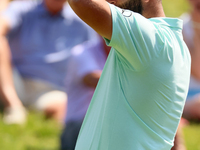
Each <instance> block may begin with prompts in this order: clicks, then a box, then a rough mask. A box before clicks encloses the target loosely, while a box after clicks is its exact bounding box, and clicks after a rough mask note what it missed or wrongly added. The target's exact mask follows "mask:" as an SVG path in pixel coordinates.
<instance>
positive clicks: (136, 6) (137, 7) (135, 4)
mask: <svg viewBox="0 0 200 150" xmlns="http://www.w3.org/2000/svg"><path fill="white" fill-rule="evenodd" d="M119 7H120V8H122V9H128V10H131V11H134V12H137V13H140V14H142V11H143V7H142V0H127V1H126V2H125V3H123V4H122V5H120V6H119Z"/></svg>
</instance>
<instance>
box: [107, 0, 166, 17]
mask: <svg viewBox="0 0 200 150" xmlns="http://www.w3.org/2000/svg"><path fill="white" fill-rule="evenodd" d="M107 1H108V2H109V3H111V4H114V5H116V6H120V5H122V4H123V3H125V2H127V1H128V0H107ZM141 1H142V6H143V11H142V15H143V16H144V17H146V18H154V17H165V13H164V10H163V6H162V1H161V0H141Z"/></svg>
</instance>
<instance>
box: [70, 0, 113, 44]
mask: <svg viewBox="0 0 200 150" xmlns="http://www.w3.org/2000/svg"><path fill="white" fill-rule="evenodd" d="M68 3H69V5H70V6H71V8H72V9H73V10H74V12H75V13H76V14H77V15H78V16H79V17H80V18H81V19H82V20H83V21H84V22H86V23H87V24H88V25H89V26H90V27H92V28H93V29H94V30H95V31H96V32H97V33H99V34H100V35H101V36H103V37H105V38H107V39H109V40H110V39H111V36H112V16H111V10H110V7H109V4H108V2H106V0H68Z"/></svg>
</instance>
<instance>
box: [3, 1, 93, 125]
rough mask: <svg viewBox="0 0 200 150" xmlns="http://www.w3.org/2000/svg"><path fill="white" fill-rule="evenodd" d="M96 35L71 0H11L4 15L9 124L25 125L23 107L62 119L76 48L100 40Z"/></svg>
mask: <svg viewBox="0 0 200 150" xmlns="http://www.w3.org/2000/svg"><path fill="white" fill-rule="evenodd" d="M95 37H97V35H96V32H94V31H93V30H92V29H91V28H89V27H88V26H87V25H86V24H85V23H84V22H82V21H81V20H80V19H79V18H78V17H77V16H76V15H75V14H74V12H73V11H72V10H71V8H70V7H69V5H68V4H66V0H59V1H58V0H43V1H13V2H11V3H10V4H9V6H8V8H7V9H6V10H5V11H3V12H2V13H1V16H0V51H1V56H0V57H1V60H0V61H1V62H0V65H1V66H0V80H1V86H0V89H1V91H2V94H1V95H3V97H4V103H5V105H6V107H5V111H4V121H5V122H6V123H21V122H24V121H25V114H26V113H25V110H24V107H23V105H24V106H26V107H28V108H34V109H37V110H42V111H43V112H44V113H45V114H46V115H47V116H48V117H51V116H52V117H54V118H56V119H58V120H59V121H62V119H63V117H64V116H63V115H64V113H65V112H64V111H65V106H66V100H67V95H66V94H65V92H63V91H64V90H63V89H64V78H65V76H66V74H67V72H66V64H67V61H68V58H69V57H70V55H71V48H72V47H74V46H75V45H77V44H80V43H82V42H85V41H88V40H89V41H91V42H92V41H95V39H96V38H95ZM9 49H10V52H11V56H9V55H10V54H9ZM9 57H12V58H9ZM9 60H12V66H13V72H14V73H13V74H14V83H15V88H14V86H13V83H12V73H11V72H12V71H11V65H10V62H9ZM16 91H17V93H16ZM22 104H23V105H22ZM20 116H21V117H20ZM20 118H21V119H20Z"/></svg>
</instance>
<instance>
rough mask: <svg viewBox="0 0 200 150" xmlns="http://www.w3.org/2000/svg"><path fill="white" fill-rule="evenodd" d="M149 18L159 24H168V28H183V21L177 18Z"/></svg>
mask: <svg viewBox="0 0 200 150" xmlns="http://www.w3.org/2000/svg"><path fill="white" fill-rule="evenodd" d="M149 20H151V21H153V22H156V23H158V24H161V25H165V26H168V27H170V28H179V29H181V30H182V28H183V21H182V20H181V19H178V18H168V17H165V18H164V17H157V18H150V19H149Z"/></svg>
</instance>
